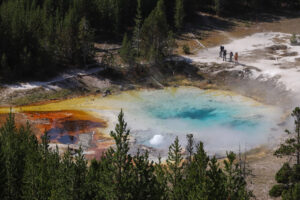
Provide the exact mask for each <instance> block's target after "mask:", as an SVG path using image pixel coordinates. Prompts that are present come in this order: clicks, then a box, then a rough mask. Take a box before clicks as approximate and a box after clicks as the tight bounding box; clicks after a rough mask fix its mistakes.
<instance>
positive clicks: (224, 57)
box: [223, 49, 227, 61]
mask: <svg viewBox="0 0 300 200" xmlns="http://www.w3.org/2000/svg"><path fill="white" fill-rule="evenodd" d="M226 55H227V51H226V50H225V49H224V51H223V61H226Z"/></svg>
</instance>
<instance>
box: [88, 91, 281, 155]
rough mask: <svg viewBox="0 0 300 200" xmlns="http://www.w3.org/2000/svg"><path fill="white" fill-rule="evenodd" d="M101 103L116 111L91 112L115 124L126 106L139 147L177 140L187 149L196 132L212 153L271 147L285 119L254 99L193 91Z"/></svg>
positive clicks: (162, 145) (163, 147)
mask: <svg viewBox="0 0 300 200" xmlns="http://www.w3.org/2000/svg"><path fill="white" fill-rule="evenodd" d="M102 105H107V107H111V108H113V109H106V110H96V109H93V111H95V112H98V113H99V114H100V115H101V116H110V117H109V118H110V119H112V116H113V118H114V123H116V121H115V120H116V116H117V113H118V111H119V109H121V108H123V110H124V113H125V120H126V121H127V123H128V127H129V128H130V129H131V135H132V136H133V138H134V140H135V143H136V144H137V145H141V146H146V147H151V148H154V149H161V150H167V149H168V146H169V145H170V144H171V143H172V142H173V141H174V139H175V137H176V136H178V137H179V139H180V141H181V144H182V145H183V146H185V143H186V134H191V133H192V134H193V135H194V138H195V140H196V141H203V142H204V143H205V147H206V150H207V151H208V152H209V153H212V154H216V153H217V154H224V152H226V151H229V150H237V149H238V148H239V145H241V146H243V147H245V146H246V147H247V148H253V147H255V146H258V145H261V144H264V143H267V142H268V140H269V139H270V138H272V137H273V136H274V135H275V134H276V133H277V131H276V130H278V129H280V127H278V125H277V124H278V122H279V121H280V117H281V116H282V113H281V110H280V109H278V108H275V107H272V106H267V105H264V104H261V103H259V102H257V101H254V100H253V99H250V98H246V97H243V96H240V95H237V94H234V93H231V92H224V91H215V90H201V89H198V88H194V87H179V88H166V89H163V90H141V91H133V92H126V93H122V94H120V95H117V96H112V97H108V98H106V99H105V98H104V99H102ZM116 110H117V111H116Z"/></svg>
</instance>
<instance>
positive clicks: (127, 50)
mask: <svg viewBox="0 0 300 200" xmlns="http://www.w3.org/2000/svg"><path fill="white" fill-rule="evenodd" d="M120 56H121V58H122V59H123V61H124V62H125V63H129V64H130V63H132V61H133V53H132V46H131V42H130V40H129V39H128V37H127V34H126V33H125V35H124V38H123V42H122V47H121V49H120Z"/></svg>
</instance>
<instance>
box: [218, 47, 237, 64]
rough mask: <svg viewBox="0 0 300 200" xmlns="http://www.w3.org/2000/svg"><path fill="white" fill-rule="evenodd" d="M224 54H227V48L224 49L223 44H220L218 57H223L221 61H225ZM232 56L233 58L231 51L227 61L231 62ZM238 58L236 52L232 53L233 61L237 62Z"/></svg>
mask: <svg viewBox="0 0 300 200" xmlns="http://www.w3.org/2000/svg"><path fill="white" fill-rule="evenodd" d="M226 56H227V50H226V49H225V47H224V46H220V57H221V58H223V61H227V60H226ZM232 58H233V52H232V51H231V52H230V54H229V62H233V60H232ZM238 59H239V54H238V53H237V52H236V53H235V54H234V61H235V63H238Z"/></svg>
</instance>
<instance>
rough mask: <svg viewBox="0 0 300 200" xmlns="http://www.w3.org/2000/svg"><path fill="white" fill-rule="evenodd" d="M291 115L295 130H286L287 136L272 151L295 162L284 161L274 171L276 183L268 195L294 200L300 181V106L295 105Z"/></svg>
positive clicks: (296, 197) (297, 196)
mask: <svg viewBox="0 0 300 200" xmlns="http://www.w3.org/2000/svg"><path fill="white" fill-rule="evenodd" d="M292 116H293V117H294V119H295V132H290V131H288V130H286V132H287V133H288V135H289V138H288V139H286V140H285V143H283V144H281V145H280V147H279V148H278V149H277V150H276V151H275V152H274V155H275V156H277V157H282V156H289V157H291V158H293V160H294V162H295V164H294V165H292V167H291V166H290V163H284V164H283V166H282V167H281V169H280V170H279V171H278V172H277V173H276V176H275V179H276V181H277V183H278V184H276V185H274V186H273V187H272V189H271V190H270V191H269V194H270V196H273V197H279V196H281V197H282V199H286V200H296V199H298V198H299V193H300V191H299V183H300V108H299V107H296V108H295V109H294V110H293V112H292Z"/></svg>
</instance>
